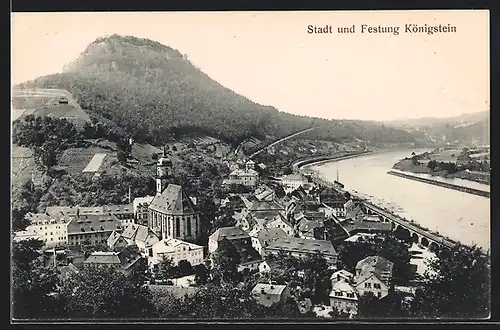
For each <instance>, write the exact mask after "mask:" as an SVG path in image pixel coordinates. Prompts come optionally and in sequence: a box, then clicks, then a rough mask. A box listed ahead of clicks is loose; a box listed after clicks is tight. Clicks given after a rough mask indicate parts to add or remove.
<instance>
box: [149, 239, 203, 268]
mask: <svg viewBox="0 0 500 330" xmlns="http://www.w3.org/2000/svg"><path fill="white" fill-rule="evenodd" d="M166 258H169V259H171V260H172V262H173V264H174V265H178V264H179V261H181V260H186V261H188V262H189V263H190V264H191V266H196V265H200V264H202V263H203V260H204V255H203V246H200V245H196V244H193V243H189V242H184V241H181V240H179V239H175V238H164V239H162V240H161V241H158V242H157V243H156V244H154V245H153V246H152V247H149V248H148V264H149V266H150V267H154V265H156V264H158V263H160V262H162V261H163V260H164V259H166Z"/></svg>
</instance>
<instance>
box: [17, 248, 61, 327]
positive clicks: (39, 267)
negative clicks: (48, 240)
mask: <svg viewBox="0 0 500 330" xmlns="http://www.w3.org/2000/svg"><path fill="white" fill-rule="evenodd" d="M42 247H43V242H42V241H41V240H33V239H30V240H26V241H20V242H13V244H12V299H13V316H14V318H16V319H32V318H50V317H58V315H59V314H58V310H57V309H56V306H58V304H57V303H58V302H57V296H55V293H56V288H57V283H58V279H57V276H56V273H55V271H54V269H53V268H50V267H45V266H44V265H43V262H42V260H41V256H42V253H41V249H42Z"/></svg>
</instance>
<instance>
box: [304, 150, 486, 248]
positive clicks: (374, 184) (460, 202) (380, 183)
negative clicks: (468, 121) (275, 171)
mask: <svg viewBox="0 0 500 330" xmlns="http://www.w3.org/2000/svg"><path fill="white" fill-rule="evenodd" d="M413 151H414V152H415V153H417V154H418V153H422V152H424V151H429V150H428V149H422V150H410V151H389V152H377V153H373V154H368V155H363V156H359V157H355V158H351V159H346V160H341V161H336V162H335V161H333V162H329V163H323V164H318V165H314V164H313V165H311V166H307V167H308V168H309V169H311V170H313V171H315V172H317V173H318V175H319V176H320V177H321V178H323V179H325V180H328V181H332V182H333V181H334V180H336V178H337V171H338V175H339V181H340V182H342V183H343V184H344V185H345V189H346V190H348V191H352V192H355V193H357V194H358V195H361V196H363V197H367V198H368V199H370V200H372V201H373V202H375V203H377V204H379V205H382V206H386V207H389V208H391V209H393V210H394V211H395V212H396V213H397V214H399V215H401V216H403V217H405V218H406V219H413V220H414V221H415V222H417V223H419V224H420V225H422V226H423V227H426V228H428V229H430V230H432V231H437V232H439V233H440V234H441V235H444V236H448V237H450V238H451V239H454V240H457V241H459V242H461V243H463V244H469V245H471V244H476V245H478V246H480V247H482V248H483V249H485V250H488V249H490V199H489V198H485V197H481V196H477V195H472V194H468V193H464V192H460V191H456V190H452V189H448V188H444V187H439V186H435V185H431V184H427V183H423V182H418V181H414V180H409V179H405V178H401V177H397V176H393V175H389V174H387V171H389V170H391V168H392V166H393V165H394V164H395V163H396V162H398V161H399V160H400V159H402V158H405V157H411V153H412V152H413ZM440 180H443V181H447V179H440ZM447 182H450V183H453V184H457V183H458V182H460V181H458V182H457V180H456V179H452V180H450V181H447ZM469 184H471V185H473V186H475V187H477V184H476V183H475V182H470V183H468V184H467V185H469ZM481 186H483V187H482V188H483V189H484V190H488V191H489V186H486V185H481Z"/></svg>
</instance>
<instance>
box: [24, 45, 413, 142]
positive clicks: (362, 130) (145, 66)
mask: <svg viewBox="0 0 500 330" xmlns="http://www.w3.org/2000/svg"><path fill="white" fill-rule="evenodd" d="M242 79H244V78H242ZM49 87H57V88H60V89H64V90H68V91H69V92H70V93H71V94H72V95H73V96H74V98H75V99H76V100H77V102H78V104H79V105H80V106H81V107H82V108H83V109H84V110H86V111H87V112H88V113H89V114H90V115H91V116H98V117H99V118H105V119H108V120H109V121H110V123H113V125H115V126H116V127H115V130H117V131H118V130H119V131H123V132H127V134H130V136H131V137H133V138H134V139H135V140H136V141H139V142H149V143H151V144H157V145H158V144H161V143H163V142H165V140H168V139H172V138H173V139H175V138H177V137H179V136H182V135H189V134H191V135H193V134H194V135H209V136H213V137H216V138H219V139H221V140H224V141H225V142H229V143H230V144H231V145H232V146H233V147H235V146H237V145H238V144H239V143H241V142H242V141H244V140H245V139H246V138H248V137H255V138H257V139H259V140H260V141H262V143H265V142H266V141H269V140H273V139H277V138H279V137H283V136H286V135H289V134H293V133H295V132H298V131H300V130H304V129H307V128H310V127H314V126H320V127H319V128H318V129H315V130H314V131H311V132H309V133H307V134H304V136H301V137H300V138H302V139H316V138H319V139H324V140H331V141H338V142H342V141H345V140H356V139H361V140H364V141H370V143H374V144H376V143H399V142H414V141H415V138H414V137H413V136H412V135H411V134H409V133H408V132H405V131H402V130H400V129H397V128H393V127H388V126H387V125H383V124H379V123H370V122H361V121H333V120H325V119H320V118H310V117H305V116H296V115H291V114H287V113H284V112H280V111H278V110H277V109H275V108H273V107H270V106H264V105H260V104H256V103H254V102H252V101H250V100H248V99H247V98H245V97H243V96H241V95H238V94H236V93H234V92H233V91H231V90H230V89H228V88H226V87H224V86H222V85H221V84H219V83H218V82H216V81H214V80H213V79H211V78H210V77H209V76H208V75H206V74H205V73H203V72H202V71H201V70H200V69H198V68H197V67H195V66H194V65H193V64H192V63H191V62H190V61H189V60H188V59H187V56H186V55H183V54H181V53H180V52H179V51H177V50H174V49H172V48H170V47H168V46H165V45H162V44H160V43H158V42H155V41H151V40H148V39H139V38H135V37H129V36H127V37H124V36H118V35H113V36H110V37H105V38H99V39H97V40H96V41H94V42H93V43H91V44H90V45H89V46H88V47H87V48H86V49H85V50H84V51H83V52H82V53H81V55H80V56H79V57H78V58H77V59H76V60H75V61H73V62H72V63H70V64H68V65H67V66H66V67H65V69H64V71H63V73H60V74H53V75H49V76H45V77H40V78H38V79H35V80H33V81H30V82H26V83H23V84H21V85H19V86H17V88H20V89H30V88H49Z"/></svg>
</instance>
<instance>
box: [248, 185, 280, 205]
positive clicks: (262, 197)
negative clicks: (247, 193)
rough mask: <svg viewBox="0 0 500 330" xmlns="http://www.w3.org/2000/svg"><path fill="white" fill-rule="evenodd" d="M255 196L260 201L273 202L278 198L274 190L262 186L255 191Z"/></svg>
mask: <svg viewBox="0 0 500 330" xmlns="http://www.w3.org/2000/svg"><path fill="white" fill-rule="evenodd" d="M253 196H254V197H255V199H257V200H258V201H266V202H272V201H274V200H275V198H276V193H275V192H274V190H273V189H271V188H269V187H268V186H266V185H261V186H259V187H258V188H257V189H256V190H255V192H254V193H253Z"/></svg>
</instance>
